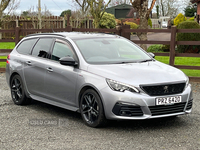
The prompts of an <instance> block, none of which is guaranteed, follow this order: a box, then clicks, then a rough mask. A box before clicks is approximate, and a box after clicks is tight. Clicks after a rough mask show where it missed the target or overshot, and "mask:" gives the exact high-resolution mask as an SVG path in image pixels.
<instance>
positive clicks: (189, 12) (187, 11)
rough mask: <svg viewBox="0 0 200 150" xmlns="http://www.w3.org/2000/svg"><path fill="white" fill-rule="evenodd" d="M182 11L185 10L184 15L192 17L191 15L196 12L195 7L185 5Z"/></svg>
mask: <svg viewBox="0 0 200 150" xmlns="http://www.w3.org/2000/svg"><path fill="white" fill-rule="evenodd" d="M184 12H185V16H186V17H193V16H194V13H195V12H197V9H196V8H194V7H191V6H187V7H186V8H185V9H184Z"/></svg>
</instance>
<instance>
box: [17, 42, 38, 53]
mask: <svg viewBox="0 0 200 150" xmlns="http://www.w3.org/2000/svg"><path fill="white" fill-rule="evenodd" d="M36 41H37V39H28V40H24V41H22V43H21V44H20V45H19V46H18V47H17V51H18V52H19V53H20V54H30V53H31V49H32V47H33V45H34V44H35V42H36Z"/></svg>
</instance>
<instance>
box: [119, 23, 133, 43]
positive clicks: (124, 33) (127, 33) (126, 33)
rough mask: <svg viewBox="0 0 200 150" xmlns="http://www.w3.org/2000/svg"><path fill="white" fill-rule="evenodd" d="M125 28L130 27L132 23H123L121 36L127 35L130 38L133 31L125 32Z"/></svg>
mask: <svg viewBox="0 0 200 150" xmlns="http://www.w3.org/2000/svg"><path fill="white" fill-rule="evenodd" d="M125 29H130V25H122V29H121V36H123V37H125V38H127V39H129V40H130V35H131V33H130V32H125V31H124V30H125Z"/></svg>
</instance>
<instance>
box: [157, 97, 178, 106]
mask: <svg viewBox="0 0 200 150" xmlns="http://www.w3.org/2000/svg"><path fill="white" fill-rule="evenodd" d="M155 100H156V105H173V104H176V103H181V102H182V97H181V96H170V97H158V98H156V99H155Z"/></svg>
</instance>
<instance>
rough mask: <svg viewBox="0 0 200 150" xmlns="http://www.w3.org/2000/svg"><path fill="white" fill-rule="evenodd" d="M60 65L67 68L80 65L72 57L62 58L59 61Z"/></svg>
mask: <svg viewBox="0 0 200 150" xmlns="http://www.w3.org/2000/svg"><path fill="white" fill-rule="evenodd" d="M59 61H60V64H62V65H66V66H76V65H78V63H77V62H76V61H75V60H74V58H72V57H62V58H60V59H59Z"/></svg>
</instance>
